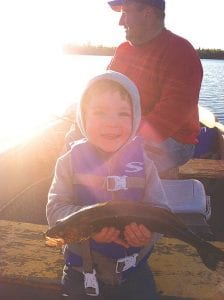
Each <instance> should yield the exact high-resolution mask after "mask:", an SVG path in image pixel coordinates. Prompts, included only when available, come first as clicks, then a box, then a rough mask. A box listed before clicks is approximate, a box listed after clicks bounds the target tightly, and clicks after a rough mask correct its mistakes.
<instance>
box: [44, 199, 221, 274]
mask: <svg viewBox="0 0 224 300" xmlns="http://www.w3.org/2000/svg"><path fill="white" fill-rule="evenodd" d="M132 222H135V223H137V224H143V225H145V226H146V227H147V228H149V229H150V230H151V231H152V232H158V233H161V234H164V235H165V236H167V237H171V238H177V239H179V240H182V241H184V242H186V243H188V244H190V245H191V246H193V247H194V248H196V250H197V251H198V253H199V255H200V256H201V258H202V261H203V262H204V264H205V265H206V266H207V267H208V268H210V269H212V270H215V269H216V266H217V263H218V262H219V261H224V252H223V251H222V250H220V249H218V248H217V247H215V246H214V245H212V244H210V243H208V242H206V241H205V240H203V239H202V238H200V237H199V236H197V235H196V234H194V233H193V232H192V231H191V230H190V229H189V228H188V227H187V226H186V225H185V224H184V223H183V222H182V221H181V220H180V219H179V218H178V216H177V215H176V214H174V213H172V212H171V211H169V210H168V209H165V208H160V207H155V206H152V205H150V204H148V203H143V202H141V203H139V202H138V203H136V202H130V201H110V202H105V203H98V204H95V205H92V206H87V207H85V208H83V209H81V210H79V211H77V212H75V213H73V214H71V215H70V216H68V217H66V218H64V219H62V220H60V221H59V222H58V223H57V224H56V225H55V226H54V227H52V228H50V229H49V230H48V231H47V232H46V236H47V237H50V238H56V239H63V241H64V242H65V243H71V242H80V241H81V240H84V239H88V238H89V237H91V236H92V235H93V234H94V233H96V232H98V231H100V230H101V229H102V228H103V227H108V226H113V227H116V228H118V229H119V230H121V232H122V230H123V229H124V227H125V226H126V225H127V224H130V223H132Z"/></svg>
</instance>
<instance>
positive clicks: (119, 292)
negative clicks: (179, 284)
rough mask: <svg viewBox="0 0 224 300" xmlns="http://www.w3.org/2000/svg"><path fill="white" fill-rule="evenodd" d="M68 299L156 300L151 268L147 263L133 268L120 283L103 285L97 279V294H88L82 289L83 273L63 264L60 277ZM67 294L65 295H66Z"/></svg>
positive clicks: (65, 297)
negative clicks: (98, 291)
mask: <svg viewBox="0 0 224 300" xmlns="http://www.w3.org/2000/svg"><path fill="white" fill-rule="evenodd" d="M62 284H63V287H64V292H65V295H64V297H63V299H68V300H158V299H159V298H158V295H157V293H156V288H155V283H154V279H153V275H152V272H151V269H150V268H149V266H148V264H147V263H144V264H141V265H140V266H139V267H138V268H136V270H133V271H132V272H131V273H130V274H129V276H128V278H127V280H126V281H125V282H124V283H122V284H121V285H116V286H111V285H105V284H103V283H102V282H100V281H99V290H100V294H99V296H88V295H86V293H85V290H84V277H83V274H82V273H80V272H78V271H75V270H74V269H72V268H71V267H68V266H65V267H64V271H63V277H62ZM66 294H67V296H66Z"/></svg>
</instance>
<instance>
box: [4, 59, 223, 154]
mask: <svg viewBox="0 0 224 300" xmlns="http://www.w3.org/2000/svg"><path fill="white" fill-rule="evenodd" d="M109 61H110V57H108V56H75V55H65V54H60V55H57V56H53V55H51V56H46V57H44V56H42V57H41V59H40V58H39V60H35V58H34V59H31V58H30V60H28V61H27V62H26V61H22V62H20V63H19V64H17V66H16V67H17V68H15V67H14V69H11V70H9V69H7V71H6V72H5V73H4V74H3V75H4V76H3V85H2V88H1V90H0V99H1V102H0V103H1V110H0V150H2V149H3V148H4V147H6V146H7V147H9V146H10V145H11V144H13V143H15V142H17V141H20V140H21V139H23V138H27V137H28V136H31V135H33V133H34V132H35V131H38V130H39V129H40V127H41V126H45V125H46V124H47V123H48V122H49V121H51V120H55V118H57V116H60V115H62V114H63V113H64V112H65V111H66V109H67V108H68V107H69V106H71V105H73V103H74V102H76V101H77V100H78V99H79V97H80V94H81V93H82V90H83V88H84V86H85V84H86V82H87V80H88V79H89V78H91V77H92V76H94V75H95V74H98V73H99V72H103V71H105V69H106V66H107V65H108V63H109ZM202 64H203V68H204V79H203V83H202V88H201V93H200V100H199V103H200V104H201V105H202V106H204V107H206V108H208V109H210V110H211V111H212V112H214V113H215V115H216V116H217V117H218V118H219V120H220V121H221V122H222V123H224V61H223V60H222V61H221V60H202ZM7 67H8V65H7ZM11 68H13V66H11ZM0 75H1V74H0Z"/></svg>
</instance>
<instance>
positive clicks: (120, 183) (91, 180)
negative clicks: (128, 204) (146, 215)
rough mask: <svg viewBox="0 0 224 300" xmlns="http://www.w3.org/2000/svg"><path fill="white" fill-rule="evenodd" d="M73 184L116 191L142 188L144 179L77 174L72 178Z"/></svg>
mask: <svg viewBox="0 0 224 300" xmlns="http://www.w3.org/2000/svg"><path fill="white" fill-rule="evenodd" d="M73 184H81V185H85V186H89V187H94V188H100V189H105V190H107V191H118V190H121V189H129V188H144V187H145V178H142V177H135V176H113V175H111V176H106V177H105V176H96V175H90V174H81V173H77V174H76V175H75V176H74V177H73Z"/></svg>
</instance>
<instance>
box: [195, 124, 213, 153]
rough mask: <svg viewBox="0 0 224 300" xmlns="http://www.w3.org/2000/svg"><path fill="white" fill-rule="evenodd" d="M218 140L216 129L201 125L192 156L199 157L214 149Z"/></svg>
mask: <svg viewBox="0 0 224 300" xmlns="http://www.w3.org/2000/svg"><path fill="white" fill-rule="evenodd" d="M217 140H218V129H217V128H215V127H214V128H208V127H201V130H200V134H199V136H198V143H197V144H196V145H195V150H194V155H193V158H200V157H202V156H203V155H205V154H208V153H209V152H212V151H214V149H215V146H216V144H217Z"/></svg>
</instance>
